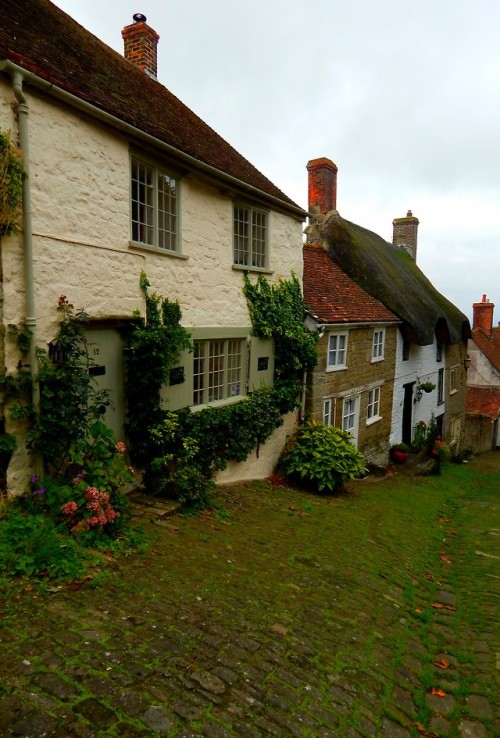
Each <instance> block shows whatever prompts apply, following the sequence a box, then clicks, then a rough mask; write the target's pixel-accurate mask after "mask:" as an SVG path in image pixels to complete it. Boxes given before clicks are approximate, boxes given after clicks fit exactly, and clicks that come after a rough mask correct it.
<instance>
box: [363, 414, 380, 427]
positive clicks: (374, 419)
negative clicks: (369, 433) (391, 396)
mask: <svg viewBox="0 0 500 738" xmlns="http://www.w3.org/2000/svg"><path fill="white" fill-rule="evenodd" d="M379 420H382V416H381V415H376V416H375V417H374V418H370V419H369V420H367V421H366V425H367V426H368V425H374V424H375V423H378V422H379Z"/></svg>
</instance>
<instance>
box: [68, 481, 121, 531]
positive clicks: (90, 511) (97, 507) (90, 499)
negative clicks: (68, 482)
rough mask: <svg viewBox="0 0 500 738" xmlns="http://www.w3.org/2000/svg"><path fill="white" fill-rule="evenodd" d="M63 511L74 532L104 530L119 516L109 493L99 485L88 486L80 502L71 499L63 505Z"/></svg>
mask: <svg viewBox="0 0 500 738" xmlns="http://www.w3.org/2000/svg"><path fill="white" fill-rule="evenodd" d="M61 512H62V514H63V516H64V519H65V522H66V523H67V525H68V526H69V528H70V530H71V532H72V533H80V532H82V533H86V532H87V531H89V530H91V529H92V528H93V529H94V530H98V531H100V532H102V530H103V529H104V526H106V525H108V523H113V522H114V521H115V520H116V518H117V517H118V513H117V512H116V510H115V509H114V508H113V507H112V506H111V503H110V499H109V495H108V494H107V493H106V492H101V491H100V490H98V489H97V487H87V489H86V490H85V492H84V494H83V501H80V503H77V502H76V501H75V500H69V502H66V503H65V504H64V505H61Z"/></svg>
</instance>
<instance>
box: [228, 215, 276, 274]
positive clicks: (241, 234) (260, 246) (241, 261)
mask: <svg viewBox="0 0 500 738" xmlns="http://www.w3.org/2000/svg"><path fill="white" fill-rule="evenodd" d="M268 264H269V212H268V211H266V210H262V209H260V208H255V207H253V206H250V205H244V204H242V203H235V204H234V206H233V266H235V267H240V268H244V269H255V270H259V269H261V270H265V271H267V269H268Z"/></svg>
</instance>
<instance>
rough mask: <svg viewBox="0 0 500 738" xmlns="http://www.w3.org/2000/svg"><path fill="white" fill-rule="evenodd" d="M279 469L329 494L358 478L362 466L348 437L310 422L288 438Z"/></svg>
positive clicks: (363, 471)
mask: <svg viewBox="0 0 500 738" xmlns="http://www.w3.org/2000/svg"><path fill="white" fill-rule="evenodd" d="M280 468H281V469H282V471H283V472H284V473H285V474H286V475H288V476H290V475H291V476H292V477H294V478H297V477H298V478H300V479H301V480H302V481H307V482H308V483H309V484H310V485H312V486H313V487H314V488H316V489H318V490H319V491H320V492H323V491H325V490H327V491H329V492H333V491H334V490H337V489H339V488H340V487H341V486H342V485H343V483H344V482H346V481H347V480H348V479H355V478H356V477H360V476H362V475H363V474H364V473H365V462H364V458H363V455H362V454H361V453H360V452H359V451H358V450H357V449H356V448H355V447H354V446H353V444H352V439H351V436H350V435H349V434H348V433H346V432H345V431H343V430H340V428H335V427H333V426H330V425H323V423H318V422H316V421H311V422H309V423H304V425H301V426H300V427H299V428H298V429H297V430H296V432H295V433H294V435H293V436H292V438H291V440H290V442H289V443H288V444H287V446H286V448H285V450H284V452H283V455H282V457H281V459H280Z"/></svg>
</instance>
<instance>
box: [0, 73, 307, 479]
mask: <svg viewBox="0 0 500 738" xmlns="http://www.w3.org/2000/svg"><path fill="white" fill-rule="evenodd" d="M25 94H26V96H27V99H28V105H29V111H30V112H29V136H30V186H31V196H32V229H33V250H34V273H35V297H36V315H37V323H38V325H37V343H38V345H39V346H42V347H46V345H47V343H48V342H49V341H50V340H51V339H52V338H53V337H54V335H55V334H56V331H57V324H58V321H59V318H60V316H59V313H58V312H57V309H56V308H57V301H58V298H59V296H60V295H61V294H64V295H66V296H67V298H68V300H69V301H70V302H71V303H73V304H74V305H75V307H76V308H83V309H84V310H85V311H86V312H87V313H88V314H89V316H90V317H91V318H109V317H112V318H117V317H130V316H131V315H132V313H133V312H134V310H135V309H137V308H139V309H140V310H141V311H143V308H144V305H143V298H142V295H141V293H140V289H139V276H140V273H141V270H144V271H145V272H146V274H147V275H148V278H149V280H150V282H151V285H152V289H154V290H155V291H157V292H158V293H160V294H163V295H165V296H167V297H169V298H170V299H177V300H178V301H179V303H180V306H181V309H182V312H183V323H184V325H186V326H187V327H191V326H207V327H208V326H213V327H219V326H224V327H229V326H246V325H248V326H249V327H250V318H249V315H248V310H247V306H246V301H245V298H244V296H243V293H242V284H243V272H242V271H241V270H236V269H233V266H232V207H233V206H232V200H231V199H230V198H229V197H228V196H226V195H223V194H222V193H221V192H219V191H218V189H217V188H216V187H215V186H214V187H211V186H210V185H207V184H206V183H205V182H202V181H200V180H198V179H197V178H196V176H195V175H190V176H189V177H186V178H184V179H182V180H181V188H180V203H181V213H182V214H181V240H182V247H181V250H182V254H183V255H184V256H185V257H187V258H185V259H181V258H178V257H175V256H168V255H165V254H163V253H157V252H153V251H150V250H145V249H140V248H136V247H133V246H131V244H130V207H129V180H130V164H129V155H130V154H129V151H130V145H129V144H130V142H129V141H128V140H127V139H126V138H125V137H123V136H121V135H120V134H115V133H114V132H112V131H110V130H108V129H106V128H105V127H103V126H102V125H100V124H99V123H98V122H95V121H92V120H90V119H88V118H87V117H86V116H84V115H82V114H79V113H78V112H77V111H74V110H72V109H70V108H68V107H65V106H63V105H62V104H59V103H57V102H54V101H51V100H48V99H43V98H42V97H40V96H39V95H35V94H30V92H29V91H28V90H25ZM14 102H15V100H14V95H13V92H12V90H11V88H10V86H9V85H8V84H6V82H5V81H4V80H3V79H2V80H0V127H1V128H2V129H3V130H5V129H12V131H13V134H14V138H17V122H16V120H15V117H14V115H13V113H12V109H11V105H12V104H13V103H14ZM152 153H153V152H152ZM165 163H166V164H168V162H165ZM22 244H23V242H22V239H21V237H9V238H5V239H3V243H2V260H3V270H4V289H5V304H4V316H3V321H4V326H7V325H8V324H9V323H15V324H17V323H19V322H21V321H22V320H23V319H24V318H25V293H24V266H23V245H22ZM269 253H270V258H269V267H270V270H271V272H272V273H271V274H269V275H267V276H268V278H269V279H271V280H277V279H278V278H280V277H289V276H290V273H291V272H292V271H294V272H295V274H296V275H297V276H298V278H299V279H300V280H302V223H301V222H300V221H299V220H297V219H296V218H293V217H291V216H287V215H284V214H281V213H278V212H275V211H272V212H270V214H269ZM6 351H7V354H6V365H7V370H8V371H14V370H15V367H16V365H17V362H18V359H19V357H18V354H17V351H16V350H15V347H14V346H13V345H12V343H11V342H9V341H7V342H6ZM277 438H280V434H279V432H278V433H277ZM279 444H280V441H278V442H277V445H278V446H279ZM276 449H277V446H276V443H275V442H274V441H273V442H272V443H269V444H266V445H265V447H263V449H262V450H261V454H260V457H261V458H260V459H259V460H256V459H255V460H253V461H251V462H249V464H248V465H247V467H248V468H247V469H246V471H243V470H242V471H239V470H238V469H232V471H231V474H230V477H231V478H233V477H234V478H242V476H244V477H245V478H248V469H249V468H252V469H253V470H254V471H253V472H252V474H255V475H264V476H265V475H266V474H267V473H268V469H269V468H271V467H270V460H271V458H272V461H273V463H274V459H275V456H276V453H277V451H276ZM21 456H22V455H21V454H20V455H19V459H18V462H17V463H16V462H14V463H13V464H11V466H12V474H11V478H12V480H13V481H14V480H15V482H14V486H15V487H17V488H18V487H19V479H20V477H22V466H23V465H26V459H25V458H24V457H22V458H21ZM267 457H269V458H268V459H267ZM257 461H258V463H257ZM238 466H240V467H242V469H243V467H244V466H245V465H238ZM271 466H272V464H271ZM228 474H229V472H228ZM231 475H233V476H231Z"/></svg>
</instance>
